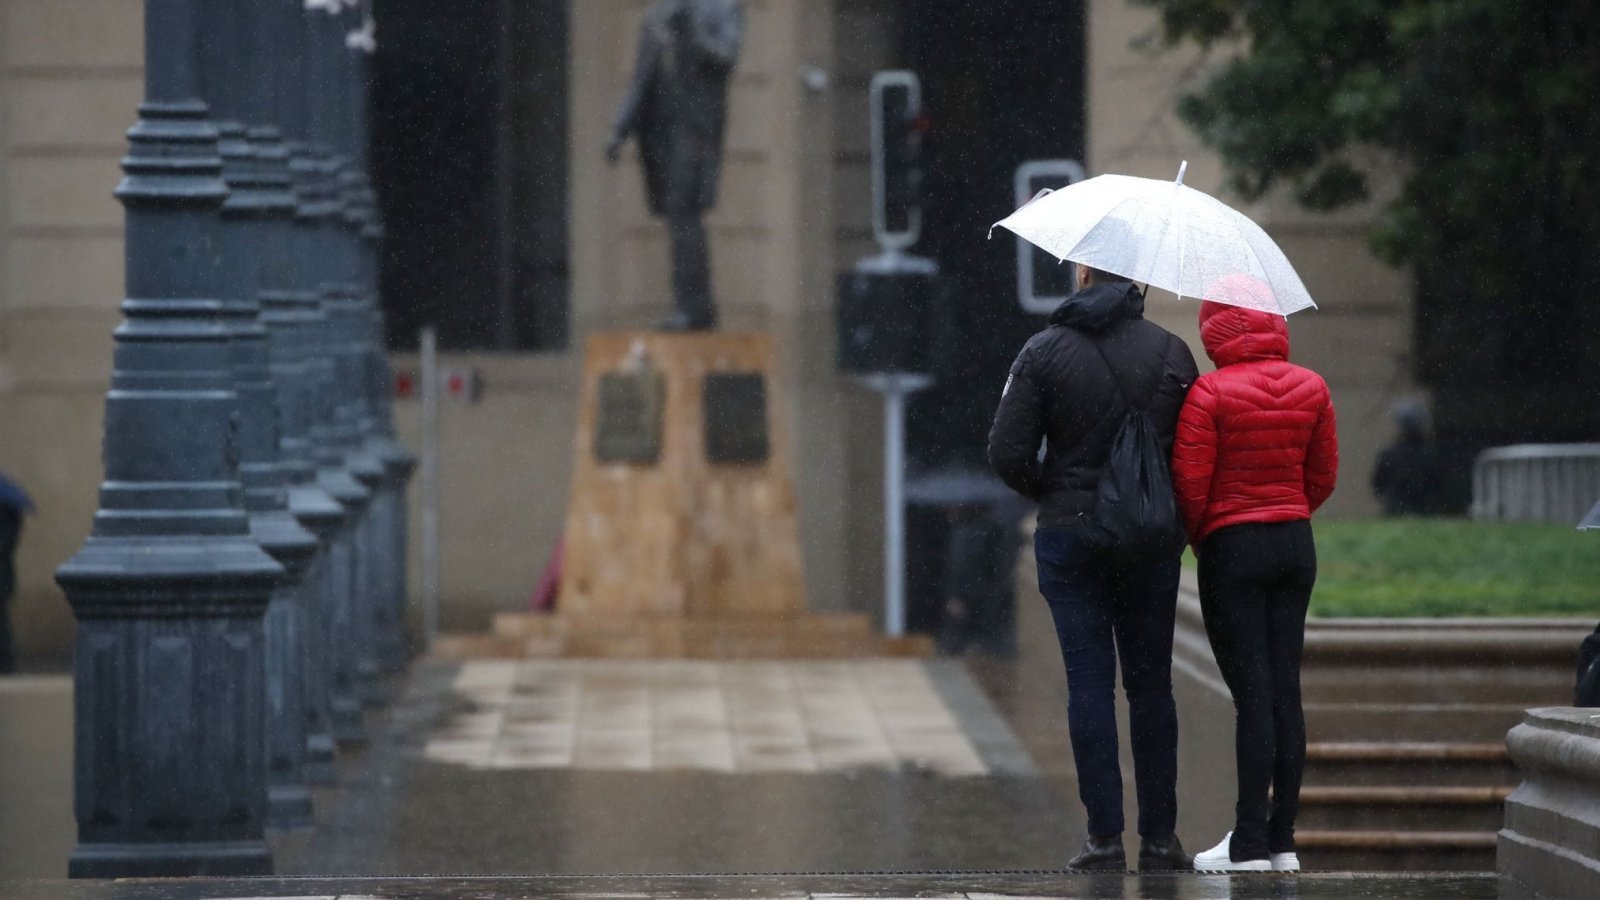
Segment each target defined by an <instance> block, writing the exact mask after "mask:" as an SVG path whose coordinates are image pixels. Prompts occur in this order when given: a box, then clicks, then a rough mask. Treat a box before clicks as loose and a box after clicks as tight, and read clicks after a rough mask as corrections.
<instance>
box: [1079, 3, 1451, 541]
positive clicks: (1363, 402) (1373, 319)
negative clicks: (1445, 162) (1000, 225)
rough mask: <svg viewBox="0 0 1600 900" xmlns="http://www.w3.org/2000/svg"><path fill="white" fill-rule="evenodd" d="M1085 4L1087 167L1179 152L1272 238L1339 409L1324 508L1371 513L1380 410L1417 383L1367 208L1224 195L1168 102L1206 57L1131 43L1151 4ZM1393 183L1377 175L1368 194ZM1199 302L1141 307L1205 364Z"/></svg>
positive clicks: (1396, 280) (1304, 333)
mask: <svg viewBox="0 0 1600 900" xmlns="http://www.w3.org/2000/svg"><path fill="white" fill-rule="evenodd" d="M1088 9H1089V78H1088V83H1089V88H1088V90H1089V98H1088V99H1089V102H1088V109H1089V127H1088V157H1089V158H1088V160H1087V169H1088V171H1089V174H1091V175H1095V174H1100V173H1104V172H1120V173H1124V174H1130V175H1143V176H1146V177H1151V178H1172V177H1174V176H1176V174H1177V171H1178V164H1179V162H1180V161H1181V160H1185V159H1186V160H1188V161H1189V170H1188V174H1187V175H1186V176H1185V178H1184V183H1185V184H1188V185H1191V186H1193V187H1196V188H1199V189H1200V190H1203V191H1206V192H1208V193H1211V194H1212V195H1214V196H1217V197H1219V198H1221V199H1223V200H1224V201H1226V202H1229V203H1231V204H1233V205H1234V206H1236V207H1238V208H1240V209H1242V210H1243V211H1244V212H1246V213H1247V214H1249V215H1250V216H1251V217H1252V218H1254V219H1255V220H1256V221H1257V222H1260V223H1261V224H1262V225H1263V226H1264V227H1265V228H1266V229H1267V231H1268V233H1270V234H1271V235H1272V236H1273V238H1275V239H1276V240H1277V241H1278V243H1279V245H1280V246H1282V248H1283V250H1284V253H1286V254H1287V255H1288V257H1289V260H1290V261H1291V262H1292V263H1294V266H1295V268H1296V270H1297V271H1299V273H1300V277H1301V278H1302V279H1303V280H1304V281H1305V283H1306V287H1307V288H1308V289H1309V290H1310V291H1311V296H1312V297H1313V298H1314V299H1315V300H1316V301H1317V304H1318V306H1319V308H1318V309H1316V310H1307V311H1305V312H1302V313H1297V314H1296V315H1294V316H1293V317H1291V318H1290V320H1289V322H1290V334H1291V339H1292V341H1293V346H1294V360H1295V361H1296V362H1298V363H1300V364H1302V365H1306V366H1310V367H1311V368H1313V369H1315V370H1317V371H1318V372H1320V373H1322V375H1323V377H1325V378H1326V379H1327V380H1328V383H1329V386H1330V387H1331V388H1332V389H1333V394H1334V403H1335V405H1336V407H1337V409H1338V413H1339V439H1340V444H1341V447H1340V449H1341V453H1342V461H1341V462H1342V466H1341V480H1340V487H1339V490H1338V491H1337V492H1336V493H1335V494H1334V496H1333V499H1332V500H1330V501H1329V503H1328V507H1327V512H1328V513H1330V514H1333V515H1343V516H1354V515H1372V514H1375V513H1376V512H1377V503H1376V501H1375V499H1374V498H1373V496H1372V493H1371V491H1370V490H1369V489H1368V487H1367V485H1368V483H1369V478H1370V476H1371V473H1372V467H1373V465H1374V463H1375V462H1376V459H1377V454H1378V451H1379V450H1380V449H1381V448H1382V446H1383V445H1384V444H1385V443H1386V442H1388V441H1389V440H1390V439H1391V438H1392V437H1393V426H1392V424H1391V422H1390V420H1389V407H1390V406H1391V405H1392V404H1393V403H1394V401H1395V400H1397V399H1399V398H1401V397H1404V396H1412V395H1417V394H1419V393H1420V391H1419V389H1418V388H1417V387H1416V385H1415V384H1414V383H1413V381H1412V380H1411V376H1410V364H1409V359H1410V351H1411V322H1412V317H1411V302H1412V294H1411V286H1410V282H1409V280H1408V277H1407V276H1406V275H1405V273H1403V272H1400V271H1396V270H1394V269H1391V268H1389V267H1387V266H1386V265H1384V264H1383V263H1382V262H1380V261H1378V259H1377V258H1376V257H1374V256H1373V255H1372V254H1371V252H1370V251H1369V250H1368V249H1367V245H1366V242H1365V236H1364V235H1365V230H1366V227H1367V225H1368V223H1369V222H1370V221H1371V219H1372V208H1370V207H1368V208H1363V209H1355V210H1350V211H1345V212H1341V213H1339V214H1337V215H1331V216H1330V215H1313V214H1311V213H1307V212H1305V211H1303V210H1301V209H1298V208H1297V207H1296V206H1295V205H1294V204H1293V203H1292V202H1291V201H1290V199H1289V198H1287V197H1270V198H1268V199H1267V200H1265V201H1263V202H1261V203H1258V204H1254V205H1244V204H1241V203H1240V202H1239V200H1238V198H1237V197H1230V196H1229V195H1228V194H1227V192H1226V191H1225V190H1224V189H1223V175H1222V164H1221V160H1220V159H1218V157H1217V155H1216V154H1215V153H1213V152H1212V151H1211V150H1209V149H1208V148H1206V147H1204V146H1203V145H1201V143H1200V141H1199V139H1198V138H1197V137H1196V136H1195V135H1194V133H1193V132H1192V131H1190V130H1189V128H1188V126H1186V125H1185V124H1183V122H1181V121H1180V120H1179V119H1178V118H1177V115H1176V113H1175V109H1176V100H1177V98H1178V97H1179V96H1181V95H1182V94H1183V93H1184V92H1185V91H1187V90H1192V89H1193V88H1195V87H1198V86H1199V85H1200V84H1201V83H1203V81H1204V79H1205V77H1206V75H1207V74H1208V73H1209V72H1210V71H1212V70H1213V67H1214V62H1212V63H1208V62H1206V61H1202V60H1201V59H1200V57H1199V54H1198V53H1197V52H1195V51H1194V50H1192V49H1190V48H1181V49H1176V50H1173V51H1169V52H1166V53H1160V54H1157V53H1154V52H1152V51H1146V50H1138V49H1134V48H1133V46H1132V44H1133V42H1134V41H1135V40H1136V39H1137V38H1138V37H1140V36H1141V35H1144V34H1147V33H1150V32H1151V31H1152V29H1153V28H1155V26H1156V24H1157V19H1156V15H1155V13H1153V12H1152V11H1151V10H1149V9H1146V8H1143V7H1135V6H1132V5H1130V4H1129V3H1128V2H1127V0H1091V2H1090V3H1089V7H1088ZM1222 55H1223V54H1215V55H1214V56H1213V59H1215V58H1219V57H1221V56H1222ZM1377 171H1379V172H1382V171H1383V169H1382V168H1381V167H1380V168H1379V169H1378V170H1377ZM1394 188H1395V185H1394V184H1392V183H1382V182H1380V183H1379V184H1378V185H1377V191H1376V193H1378V194H1379V195H1380V196H1381V195H1383V194H1385V193H1386V192H1388V191H1391V190H1393V189H1394ZM1197 307H1198V304H1197V303H1196V302H1195V301H1193V300H1189V299H1183V300H1180V299H1177V298H1175V297H1173V296H1172V295H1170V294H1166V293H1165V292H1152V296H1151V298H1150V304H1149V315H1150V318H1151V319H1152V320H1154V321H1156V322H1159V323H1160V324H1161V325H1163V326H1165V327H1167V328H1169V329H1171V330H1172V331H1174V332H1176V333H1177V334H1179V335H1181V336H1182V337H1183V338H1184V339H1185V340H1187V341H1189V344H1190V346H1191V347H1193V348H1194V350H1195V356H1196V357H1197V358H1201V370H1202V371H1205V370H1207V369H1209V368H1210V366H1209V364H1208V363H1207V362H1206V361H1205V360H1204V359H1203V354H1202V352H1201V348H1200V339H1199V331H1198V327H1197V325H1196V322H1195V316H1196V313H1197V312H1198V308H1197Z"/></svg>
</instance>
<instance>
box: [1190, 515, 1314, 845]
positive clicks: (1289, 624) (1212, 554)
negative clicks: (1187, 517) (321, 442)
mask: <svg viewBox="0 0 1600 900" xmlns="http://www.w3.org/2000/svg"><path fill="white" fill-rule="evenodd" d="M1316 580H1317V551H1316V545H1315V543H1314V541H1313V539H1312V535H1311V523H1310V522H1307V521H1299V522H1277V523H1272V524H1249V525H1236V526H1233V527H1231V528H1223V529H1221V530H1219V531H1216V532H1214V533H1213V534H1211V535H1210V536H1209V537H1207V538H1206V539H1205V540H1204V541H1202V542H1201V543H1200V608H1201V611H1202V612H1203V613H1204V616H1205V623H1206V634H1207V635H1208V636H1209V637H1210V638H1211V649H1212V651H1213V652H1214V653H1215V654H1216V657H1217V667H1218V668H1220V669H1221V670H1222V678H1223V680H1225V681H1226V682H1227V683H1228V690H1229V691H1231V692H1232V693H1233V707H1234V710H1235V713H1236V723H1235V730H1234V752H1235V754H1236V756H1237V763H1238V770H1239V802H1238V805H1237V806H1236V807H1235V810H1234V815H1235V821H1234V829H1233V840H1232V843H1231V846H1230V855H1231V856H1232V857H1233V860H1234V861H1235V862H1239V861H1242V860H1248V859H1265V858H1267V856H1268V855H1269V854H1271V853H1287V852H1291V851H1293V850H1294V820H1295V815H1296V814H1297V813H1298V812H1299V807H1300V779H1301V776H1302V774H1303V772H1304V770H1305V761H1306V718H1305V712H1304V710H1303V709H1302V707H1301V705H1300V656H1301V652H1302V650H1303V649H1304V647H1305V635H1306V608H1307V606H1309V605H1310V602H1311V588H1312V585H1313V584H1315V583H1316ZM1269 792H1270V798H1269Z"/></svg>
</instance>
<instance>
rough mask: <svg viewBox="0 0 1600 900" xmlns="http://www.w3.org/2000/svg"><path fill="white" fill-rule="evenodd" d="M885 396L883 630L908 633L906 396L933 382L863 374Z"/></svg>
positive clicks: (921, 377)
mask: <svg viewBox="0 0 1600 900" xmlns="http://www.w3.org/2000/svg"><path fill="white" fill-rule="evenodd" d="M861 381H862V383H864V384H865V385H866V386H867V387H869V388H871V389H872V390H874V391H877V392H878V393H880V394H882V395H883V630H884V633H885V634H887V635H888V636H889V637H901V636H903V635H904V634H905V633H906V398H907V397H909V396H910V395H912V394H914V393H916V392H917V391H920V390H922V389H923V388H925V387H927V386H928V385H930V384H932V383H933V379H932V378H930V377H928V376H927V375H919V374H916V373H914V372H874V373H872V374H870V375H864V376H861Z"/></svg>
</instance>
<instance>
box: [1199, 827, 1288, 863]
mask: <svg viewBox="0 0 1600 900" xmlns="http://www.w3.org/2000/svg"><path fill="white" fill-rule="evenodd" d="M1232 841H1233V832H1231V831H1230V832H1228V833H1227V834H1226V835H1224V836H1223V838H1222V843H1220V844H1218V845H1216V846H1215V847H1212V848H1211V849H1210V850H1207V851H1206V852H1204V853H1196V854H1195V856H1194V870H1195V871H1196V872H1270V871H1272V861H1271V860H1269V859H1247V860H1244V861H1243V862H1234V861H1233V860H1232V859H1229V858H1228V845H1229V844H1230V843H1232ZM1296 865H1298V863H1296Z"/></svg>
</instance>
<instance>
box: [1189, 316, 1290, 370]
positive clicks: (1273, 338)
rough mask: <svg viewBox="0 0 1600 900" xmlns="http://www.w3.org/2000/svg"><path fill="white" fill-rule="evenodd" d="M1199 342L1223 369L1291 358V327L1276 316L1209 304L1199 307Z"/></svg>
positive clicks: (1213, 360) (1212, 359) (1280, 317)
mask: <svg viewBox="0 0 1600 900" xmlns="http://www.w3.org/2000/svg"><path fill="white" fill-rule="evenodd" d="M1200 342H1201V343H1202V344H1204V345H1205V348H1206V355H1207V356H1209V357H1211V361H1212V362H1213V363H1216V364H1217V366H1218V367H1219V368H1220V367H1222V366H1231V365H1233V364H1234V363H1242V362H1255V361H1258V360H1263V359H1288V358H1289V323H1288V322H1286V321H1284V318H1283V316H1280V315H1277V314H1276V313H1266V312H1259V311H1257V310H1253V309H1245V308H1244V307H1241V306H1228V305H1226V304H1222V303H1216V302H1213V301H1211V300H1207V301H1205V302H1204V303H1202V304H1200Z"/></svg>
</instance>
